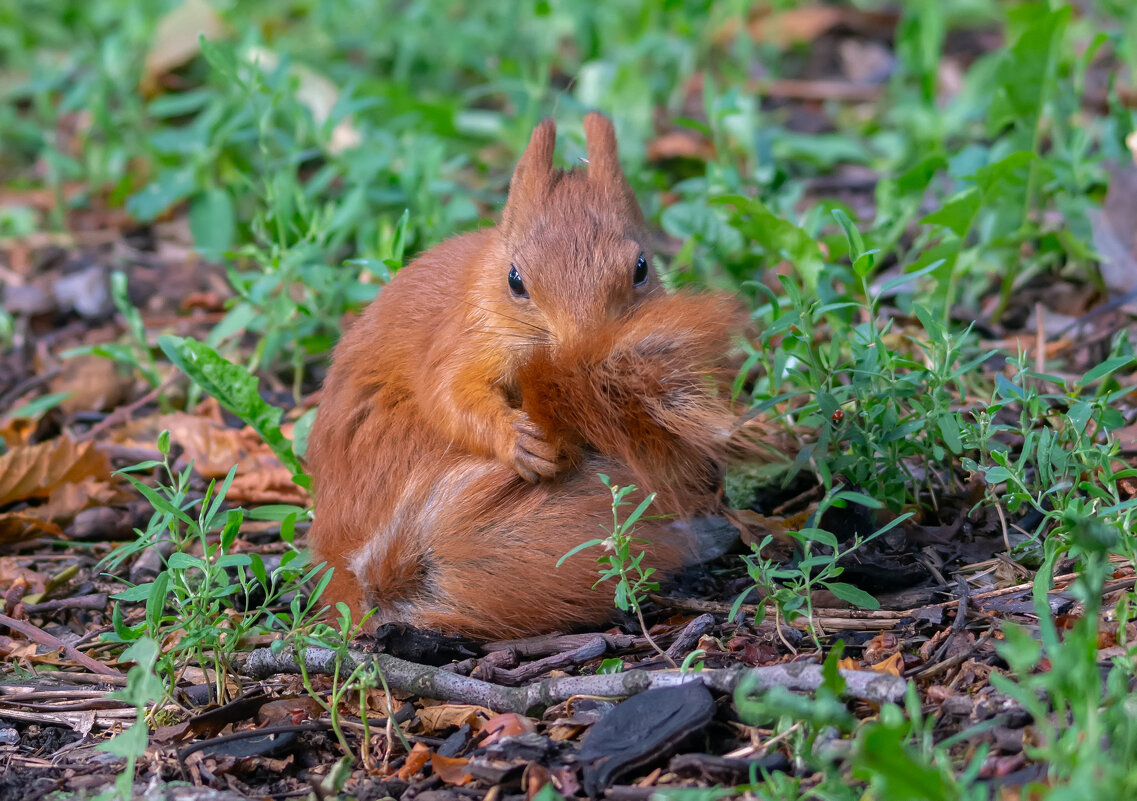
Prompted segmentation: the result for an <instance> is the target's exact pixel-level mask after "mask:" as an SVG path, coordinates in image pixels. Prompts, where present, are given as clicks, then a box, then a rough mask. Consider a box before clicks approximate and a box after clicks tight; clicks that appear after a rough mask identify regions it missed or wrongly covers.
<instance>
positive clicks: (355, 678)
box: [288, 571, 411, 769]
mask: <svg viewBox="0 0 1137 801" xmlns="http://www.w3.org/2000/svg"><path fill="white" fill-rule="evenodd" d="M326 575H327V576H330V575H331V571H328V573H327V574H326ZM336 611H337V612H338V613H339V614H338V617H337V618H336V625H334V626H332V625H329V624H327V623H322V622H316V621H313V623H312V624H311V625H309V626H303V627H299V628H297V629H296V630H294V631H293V632H292V633H291V634H290V635H289V637H288V639H289V640H290V641H291V642H292V644H293V646H294V648H295V650H296V653H297V663H298V664H299V666H300V676H301V680H302V681H303V683H304V689H305V690H306V691H307V692H308V694H309V695H310V696H311V697H312V698H313V699H315V701H316V703H318V704H319V705H320V706H321V707H322V708H323V709H324V711H325V712H327V713H328V717H329V718H330V719H331V723H332V731H333V732H335V735H336V739H337V740H338V741H339V744H340V747H341V748H342V749H343V752H344V755H345V758H347V759H349V760H350V759H353V757H352V753H353V752H352V749H351V745H350V743H348V740H347V737H346V735H345V734H344V731H343V726H342V720H341V716H340V704H341V703H342V702H343V701H344V700H345V699H346V698H347V697H348V696H349V695H350V694H353V693H354V694H356V695H357V697H358V700H359V715H360V718H361V720H362V723H363V736H362V738H361V741H360V752H359V757H360V761H361V762H362V763H363V766H364V767H365V768H367V769H371V768H372V767H374V766H373V764H372V759H371V723H370V722H369V720H368V717H367V691H368V690H372V689H375V688H377V687H382V688H383V695H384V698H386V699H387V710H386V711H387V736H388V753H387V757H388V758H389V757H390V745H389V743H390V742H391V735H392V734H394V736H395V737H397V738H398V740H399V742H400V744H401V745H402V746H403V748H404V749H405V750H406V751H407V752H409V751H410V750H411V744H410V742H409V741H408V740H407V738H406V735H404V734H403V730H402V727H401V726H400V725H399V724H397V723H395V709H394V707H393V706H392V704H391V692H390V689H389V688H388V687H387V681H386V679H385V678H384V677H383V672H382V671H381V670H380V669H379V666H378V664H376V662H375V660H374V659H370V658H366V659H364V660H363V661H362V662H360V663H358V664H353V662H352V659H351V656H350V655H349V654H348V648H349V647H350V644H351V642H352V640H353V639H355V638H356V637H357V636H359V634H360V633H362V631H363V626H364V624H365V623H366V622H367V619H368V618H369V617H370V616H371V614H372V612H373V611H374V610H372V612H368V613H367V614H366V615H364V617H363V619H362V620H361V621H359V622H358V623H353V622H352V617H351V610H350V609H349V608H348V606H347V605H346V604H344V603H337V604H336ZM308 648H324V649H328V650H330V651H331V652H332V659H333V666H332V671H331V681H332V689H331V691H330V692H329V693H328V694H327V698H326V699H325V697H324V694H322V693H320V692H318V691H317V690H316V689H315V687H314V686H313V685H312V680H311V677H310V675H309V673H308V666H307V661H306V659H305V656H304V652H305V650H306V649H308ZM347 665H351V670H350V671H348V672H347V675H344V671H345V666H347Z"/></svg>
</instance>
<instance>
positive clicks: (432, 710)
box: [418, 704, 494, 733]
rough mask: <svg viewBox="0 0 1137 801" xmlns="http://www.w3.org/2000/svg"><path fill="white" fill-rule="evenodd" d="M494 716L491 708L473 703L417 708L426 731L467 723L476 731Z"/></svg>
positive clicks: (440, 729)
mask: <svg viewBox="0 0 1137 801" xmlns="http://www.w3.org/2000/svg"><path fill="white" fill-rule="evenodd" d="M493 716H494V713H493V711H492V710H489V709H487V708H486V707H484V706H476V705H474V704H439V705H438V706H428V707H424V708H423V709H421V710H419V713H418V718H419V722H421V723H422V727H423V730H424V731H426V732H428V733H429V732H436V731H442V730H443V729H449V728H452V727H457V726H461V725H463V724H467V723H468V724H469V725H470V728H471V729H473V730H474V731H478V730H479V729H481V728H482V726H483V725H484V723H485V721H487V720H489V719H490V718H492V717H493Z"/></svg>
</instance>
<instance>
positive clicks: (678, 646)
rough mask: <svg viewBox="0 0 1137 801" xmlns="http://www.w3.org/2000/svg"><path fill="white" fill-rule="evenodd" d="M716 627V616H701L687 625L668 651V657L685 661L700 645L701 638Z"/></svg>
mask: <svg viewBox="0 0 1137 801" xmlns="http://www.w3.org/2000/svg"><path fill="white" fill-rule="evenodd" d="M714 625H715V616H714V615H710V614H703V615H699V616H698V617H697V618H695V619H694V620H692V621H691V622H690V623H688V624H687V625H686V627H685V628H684V629H683V631H681V632H679V636H678V637H676V638H675V642H673V643H671V646H670V647H669V648H668V649H667V655H668V656H669V657H671V658H672V659H674V660H677V661H680V662H682V661H683V658H684V657H685V656H687V652H688V651H690V650H691V649H692V648H694V647H695V646H696V645H698V643H699V638H700V637H702V636H703V635H704V634H706V633H707V632H708V631H710V630H711V628H713V627H714Z"/></svg>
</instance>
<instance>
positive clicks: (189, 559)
mask: <svg viewBox="0 0 1137 801" xmlns="http://www.w3.org/2000/svg"><path fill="white" fill-rule="evenodd" d="M166 564H167V565H168V566H169V568H170V569H171V570H190V569H192V568H197V569H198V570H205V568H206V564H205V562H204V561H203V560H202V559H199V558H198V557H196V556H191V555H190V554H188V553H182V552H181V551H178V552H177V553H172V554H170V558H169V559H168V560H167V561H166Z"/></svg>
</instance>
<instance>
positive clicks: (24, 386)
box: [0, 367, 60, 411]
mask: <svg viewBox="0 0 1137 801" xmlns="http://www.w3.org/2000/svg"><path fill="white" fill-rule="evenodd" d="M59 373H60V369H59V368H58V367H55V368H52V369H51V370H47V371H45V372H43V373H40V374H39V375H33V376H31V377H30V378H25V379H24V380H23V381H21V382H20V383H18V384H16V386H14V387H12V388H11V389H10V390H8V391H7V392H5V393H3V394H0V411H3V410H4V409H6V408H7V407H8V406H9V405H11V404H12V403H15V402H16V400H17V399H18V398H19V397H20V396H21V395H24V394H25V393H28V392H31V391H32V390H33V389H35V388H36V387H40V386H43V385H44V384H49V383H51V381H52V379H54V378H55V377H56V376H57V375H59Z"/></svg>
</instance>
